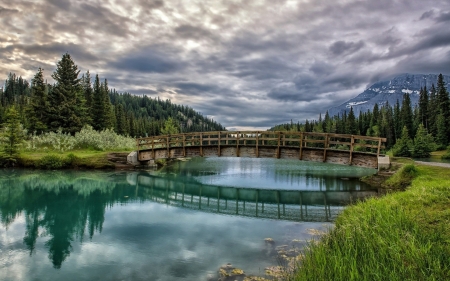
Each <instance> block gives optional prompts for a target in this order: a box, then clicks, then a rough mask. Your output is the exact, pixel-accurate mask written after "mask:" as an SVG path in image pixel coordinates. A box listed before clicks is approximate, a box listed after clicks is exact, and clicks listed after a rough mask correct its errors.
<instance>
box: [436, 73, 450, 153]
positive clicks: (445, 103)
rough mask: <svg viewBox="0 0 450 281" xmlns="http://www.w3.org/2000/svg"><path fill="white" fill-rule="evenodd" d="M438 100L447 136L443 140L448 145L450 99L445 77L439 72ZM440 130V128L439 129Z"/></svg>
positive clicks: (449, 134)
mask: <svg viewBox="0 0 450 281" xmlns="http://www.w3.org/2000/svg"><path fill="white" fill-rule="evenodd" d="M436 98H437V102H438V108H439V114H442V115H443V117H444V125H445V128H446V130H445V137H444V136H442V138H441V141H442V143H441V144H443V145H447V144H448V143H449V140H450V100H449V96H448V92H447V89H446V87H445V82H444V77H443V76H442V74H439V76H438V81H437V97H436ZM438 130H439V129H438Z"/></svg>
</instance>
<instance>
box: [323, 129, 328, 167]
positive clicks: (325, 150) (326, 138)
mask: <svg viewBox="0 0 450 281" xmlns="http://www.w3.org/2000/svg"><path fill="white" fill-rule="evenodd" d="M327 148H328V134H326V135H325V143H324V144H323V162H326V161H327Z"/></svg>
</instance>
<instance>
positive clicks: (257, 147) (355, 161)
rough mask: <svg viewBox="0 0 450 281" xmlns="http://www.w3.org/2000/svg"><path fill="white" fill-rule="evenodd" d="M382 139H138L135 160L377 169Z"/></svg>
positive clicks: (232, 135) (265, 134)
mask: <svg viewBox="0 0 450 281" xmlns="http://www.w3.org/2000/svg"><path fill="white" fill-rule="evenodd" d="M384 142H386V139H385V138H379V137H366V136H358V135H344V134H326V133H310V132H281V131H239V132H236V131H221V132H196V133H182V134H174V135H162V136H153V137H148V138H139V139H137V140H136V144H137V160H138V161H139V162H140V163H143V162H144V163H145V162H148V161H151V160H157V159H167V158H171V159H174V158H184V157H254V158H281V159H299V160H304V161H316V162H327V163H335V164H342V165H354V166H361V167H369V168H377V167H378V157H379V156H380V151H381V149H383V148H384V146H383V143H384Z"/></svg>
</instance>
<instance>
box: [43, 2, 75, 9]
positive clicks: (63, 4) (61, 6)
mask: <svg viewBox="0 0 450 281" xmlns="http://www.w3.org/2000/svg"><path fill="white" fill-rule="evenodd" d="M47 2H48V3H50V4H52V5H54V6H56V7H57V8H58V9H61V10H69V9H70V7H71V3H70V1H69V0H47Z"/></svg>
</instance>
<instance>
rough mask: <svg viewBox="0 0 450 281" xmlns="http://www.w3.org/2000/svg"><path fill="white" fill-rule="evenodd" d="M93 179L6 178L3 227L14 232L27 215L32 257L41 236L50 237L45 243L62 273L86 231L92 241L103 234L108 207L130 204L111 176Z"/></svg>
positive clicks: (0, 210) (0, 200)
mask: <svg viewBox="0 0 450 281" xmlns="http://www.w3.org/2000/svg"><path fill="white" fill-rule="evenodd" d="M90 175H93V174H89V173H86V174H80V173H77V174H71V173H70V172H67V173H66V174H63V173H60V172H54V173H51V172H39V173H34V174H27V173H24V174H20V173H19V174H15V175H13V176H11V175H9V176H5V177H3V172H0V219H1V224H2V225H3V226H4V227H8V226H9V225H10V224H11V223H12V222H13V221H14V220H15V219H16V218H17V217H18V216H19V215H20V214H21V213H22V212H23V214H24V217H25V224H26V225H25V235H24V238H23V242H24V244H25V245H26V247H27V249H28V250H29V253H30V255H32V254H33V253H34V251H35V247H36V241H37V239H38V237H39V236H40V231H39V230H41V236H48V237H50V238H49V239H48V240H47V241H46V243H45V245H46V246H47V247H48V251H49V259H50V260H51V261H52V263H53V266H54V267H55V268H60V267H61V265H62V263H63V262H64V260H65V259H66V258H67V257H68V256H69V255H70V252H71V250H72V241H74V240H75V239H79V240H80V241H82V240H83V237H84V235H85V230H86V228H87V229H88V231H89V237H90V238H91V239H92V237H93V235H94V234H95V232H101V231H102V227H103V222H104V217H105V209H106V206H109V205H112V204H113V203H114V202H117V201H119V200H120V201H122V200H124V196H123V194H124V192H125V193H127V194H128V192H126V191H123V190H122V189H121V188H119V189H117V188H116V187H117V183H115V182H111V181H110V178H108V177H105V175H103V177H101V176H99V175H101V173H96V174H95V178H93V179H91V178H89V176H90ZM106 176H108V175H106ZM112 180H114V181H117V180H118V179H117V178H114V179H112ZM119 181H120V179H119ZM129 188H130V189H132V190H134V187H129ZM124 189H126V188H124ZM117 190H120V191H117ZM86 226H87V227H86Z"/></svg>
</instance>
